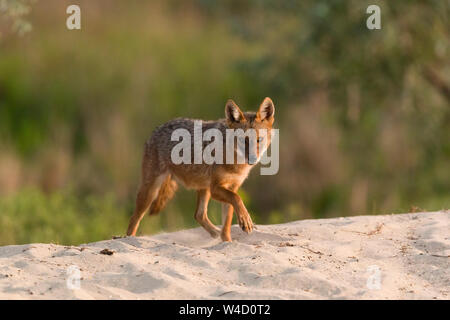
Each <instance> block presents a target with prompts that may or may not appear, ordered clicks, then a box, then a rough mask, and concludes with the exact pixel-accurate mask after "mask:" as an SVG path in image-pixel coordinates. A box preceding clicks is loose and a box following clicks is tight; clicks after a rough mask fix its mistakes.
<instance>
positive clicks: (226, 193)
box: [211, 186, 253, 233]
mask: <svg viewBox="0 0 450 320" xmlns="http://www.w3.org/2000/svg"><path fill="white" fill-rule="evenodd" d="M211 195H212V197H213V198H214V199H216V200H218V201H221V202H225V203H228V204H230V205H232V206H233V209H234V211H235V212H236V216H237V220H238V223H239V226H240V227H241V228H242V230H243V231H245V232H247V233H250V232H252V230H253V221H252V219H251V218H250V215H249V213H248V211H247V209H246V208H245V206H244V203H243V202H242V199H241V197H239V195H238V194H237V193H236V192H233V191H230V190H228V189H226V188H224V187H222V186H213V187H211ZM229 223H230V224H231V221H230V222H229Z"/></svg>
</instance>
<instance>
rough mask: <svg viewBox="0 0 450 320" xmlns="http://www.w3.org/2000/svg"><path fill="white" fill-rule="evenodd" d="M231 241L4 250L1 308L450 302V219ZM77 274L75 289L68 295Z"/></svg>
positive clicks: (324, 223)
mask: <svg viewBox="0 0 450 320" xmlns="http://www.w3.org/2000/svg"><path fill="white" fill-rule="evenodd" d="M232 236H233V239H234V241H233V242H232V243H221V242H220V241H219V240H217V239H211V238H210V237H209V235H208V234H207V233H206V232H205V231H203V229H200V228H196V229H191V230H185V231H180V232H175V233H169V234H160V235H157V236H151V237H138V238H134V237H132V238H122V239H115V240H108V241H101V242H95V243H90V244H87V245H80V246H77V247H65V246H59V245H54V244H29V245H20V246H6V247H0V298H3V299H43V298H46V299H60V298H63V299H73V298H79V299H176V298H178V299H311V298H313V299H315V298H318V299H324V298H325V299H328V298H333V299H348V298H357V299H361V298H362V299H379V298H380V299H386V298H388V299H392V298H394V299H407V298H412V299H434V298H437V299H449V298H450V258H449V255H450V238H449V237H450V211H441V212H427V213H414V214H403V215H389V216H361V217H351V218H337V219H327V220H304V221H297V222H292V223H287V224H281V225H270V226H262V225H261V226H258V230H256V231H254V232H253V233H252V234H250V235H246V234H244V233H243V232H242V231H240V230H239V229H238V227H237V226H234V228H233V230H232ZM105 248H108V249H110V250H112V251H114V253H113V254H112V255H105V254H100V251H101V250H102V249H105ZM72 265H75V266H77V267H78V268H79V269H81V271H80V273H81V278H82V279H81V281H80V288H79V289H69V288H68V287H67V279H68V277H69V276H70V274H69V275H68V273H67V270H68V267H70V266H72ZM377 270H378V271H377ZM377 273H378V274H379V275H380V282H379V283H380V286H379V288H378V289H377V283H378V282H377V280H376V279H377V278H376V276H377ZM71 279H73V278H71V277H69V284H74V285H75V286H76V281H75V282H74V281H70V280H71ZM368 285H369V287H368ZM370 288H371V289H370Z"/></svg>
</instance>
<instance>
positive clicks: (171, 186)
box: [149, 174, 178, 215]
mask: <svg viewBox="0 0 450 320" xmlns="http://www.w3.org/2000/svg"><path fill="white" fill-rule="evenodd" d="M177 188H178V186H177V183H176V181H175V180H173V179H172V176H171V175H170V174H169V175H168V176H167V178H166V180H164V182H163V183H162V184H161V187H160V188H159V192H158V196H157V197H156V199H155V200H153V202H152V204H151V206H150V210H149V215H155V214H158V213H159V212H160V211H161V210H162V209H164V207H165V206H166V204H167V202H169V200H170V199H172V197H173V196H174V194H175V191H177Z"/></svg>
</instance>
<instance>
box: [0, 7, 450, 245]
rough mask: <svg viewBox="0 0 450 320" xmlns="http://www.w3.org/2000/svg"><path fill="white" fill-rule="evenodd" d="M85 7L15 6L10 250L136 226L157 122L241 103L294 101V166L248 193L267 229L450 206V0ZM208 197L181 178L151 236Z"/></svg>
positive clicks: (2, 166)
mask: <svg viewBox="0 0 450 320" xmlns="http://www.w3.org/2000/svg"><path fill="white" fill-rule="evenodd" d="M7 3H8V4H11V3H15V4H17V3H18V4H19V13H20V14H17V12H16V13H15V14H12V15H11V14H8V13H10V12H11V10H10V9H8V7H7V6H6V5H5V4H7ZM69 4H71V3H68V2H65V1H56V0H54V1H31V2H30V1H18V0H0V35H1V36H0V244H3V245H4V244H16V243H28V242H49V241H54V242H58V243H62V244H76V243H82V242H89V241H95V240H101V239H106V238H109V237H111V236H112V235H120V234H123V233H124V232H125V230H126V227H127V223H128V218H129V216H130V215H131V213H132V210H133V206H134V196H135V193H136V190H137V186H138V184H139V173H140V161H141V156H142V149H143V144H144V142H145V141H146V139H147V138H148V137H149V136H150V134H151V132H152V130H153V129H154V128H155V127H156V126H157V125H159V124H161V123H162V122H164V121H167V120H169V119H171V118H173V117H178V116H183V117H192V118H202V119H216V118H219V117H223V110H224V104H225V101H226V100H227V99H228V98H233V99H235V101H236V102H237V103H238V104H239V105H240V106H241V107H242V108H243V109H246V110H254V109H256V108H257V106H258V105H259V103H260V102H261V101H262V99H263V98H264V97H265V96H270V97H271V98H272V99H273V100H274V102H275V105H276V126H277V127H278V128H280V142H281V146H280V162H281V163H280V171H279V173H278V174H277V175H275V176H260V175H259V174H258V171H259V169H258V168H256V169H254V170H253V171H252V174H251V176H250V178H249V179H248V180H247V181H246V182H245V184H244V185H243V188H242V190H241V195H242V196H243V197H244V198H245V199H244V202H245V203H246V205H247V207H248V208H249V211H250V213H251V214H252V217H254V220H255V221H256V223H282V222H287V221H291V220H298V219H303V218H325V217H334V216H345V215H355V214H388V213H393V212H408V211H410V210H412V207H414V208H415V209H414V210H418V209H417V208H420V209H426V210H439V209H444V208H449V207H450V179H449V178H450V104H449V101H450V89H449V88H450V63H449V60H450V59H449V56H450V54H449V45H450V36H449V30H450V25H449V19H448V18H449V13H450V9H449V4H448V2H447V1H427V2H423V1H414V0H413V1H395V2H394V1H356V0H348V1H337V0H327V1H324V0H314V1H313V0H306V1H295V0H286V1H263V0H261V1H256V0H253V1H236V0H234V1H233V0H226V1H204V0H190V1H174V0H172V1H152V2H145V3H144V2H143V1H136V0H132V1H126V2H125V1H107V2H106V1H79V5H80V7H81V14H82V16H81V19H82V22H81V24H82V29H81V30H74V31H69V30H67V29H66V26H65V20H66V18H67V15H66V13H65V10H66V7H67V6H68V5H69ZM370 4H378V5H379V6H380V7H381V17H382V29H381V30H373V31H371V30H368V29H367V28H366V18H367V17H368V15H367V14H366V8H367V6H368V5H370ZM21 5H23V6H24V8H25V9H23V10H22V9H21V7H20V6H21ZM26 8H31V11H30V12H29V13H28V14H27V9H26ZM8 10H9V11H8ZM21 10H22V11H21ZM17 20H19V22H16V21H17ZM28 22H29V23H30V25H31V26H32V29H31V31H29V30H30V28H29V27H25V29H26V30H25V31H27V30H28V31H29V32H27V33H24V32H22V31H23V30H22V29H20V28H19V27H18V26H19V25H21V24H24V25H27V26H28ZM15 24H17V27H14V25H15ZM20 30H22V31H20ZM194 206H195V193H193V192H190V191H185V190H180V191H179V192H178V193H177V195H176V197H175V199H174V200H173V201H172V202H171V203H170V204H169V206H168V207H167V208H166V209H165V210H164V211H163V212H162V213H161V214H160V215H159V216H157V217H151V218H146V219H144V221H143V224H142V226H141V228H140V233H141V234H151V233H155V232H158V231H161V230H176V229H181V228H186V227H193V226H196V223H195V221H194V219H193V213H194ZM219 212H220V206H219V205H218V204H217V203H211V204H210V217H211V219H212V220H213V221H214V222H215V223H220V213H219ZM205 234H206V233H205Z"/></svg>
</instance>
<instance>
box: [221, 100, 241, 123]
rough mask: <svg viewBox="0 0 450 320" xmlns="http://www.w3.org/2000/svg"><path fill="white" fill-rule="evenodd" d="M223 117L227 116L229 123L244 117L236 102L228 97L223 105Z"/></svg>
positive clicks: (239, 120)
mask: <svg viewBox="0 0 450 320" xmlns="http://www.w3.org/2000/svg"><path fill="white" fill-rule="evenodd" d="M225 117H226V118H227V121H229V122H231V123H233V122H241V121H242V120H244V119H245V117H244V114H243V113H242V111H241V109H239V107H238V106H237V104H236V103H235V102H234V101H233V100H231V99H229V100H228V101H227V104H226V105H225Z"/></svg>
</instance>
